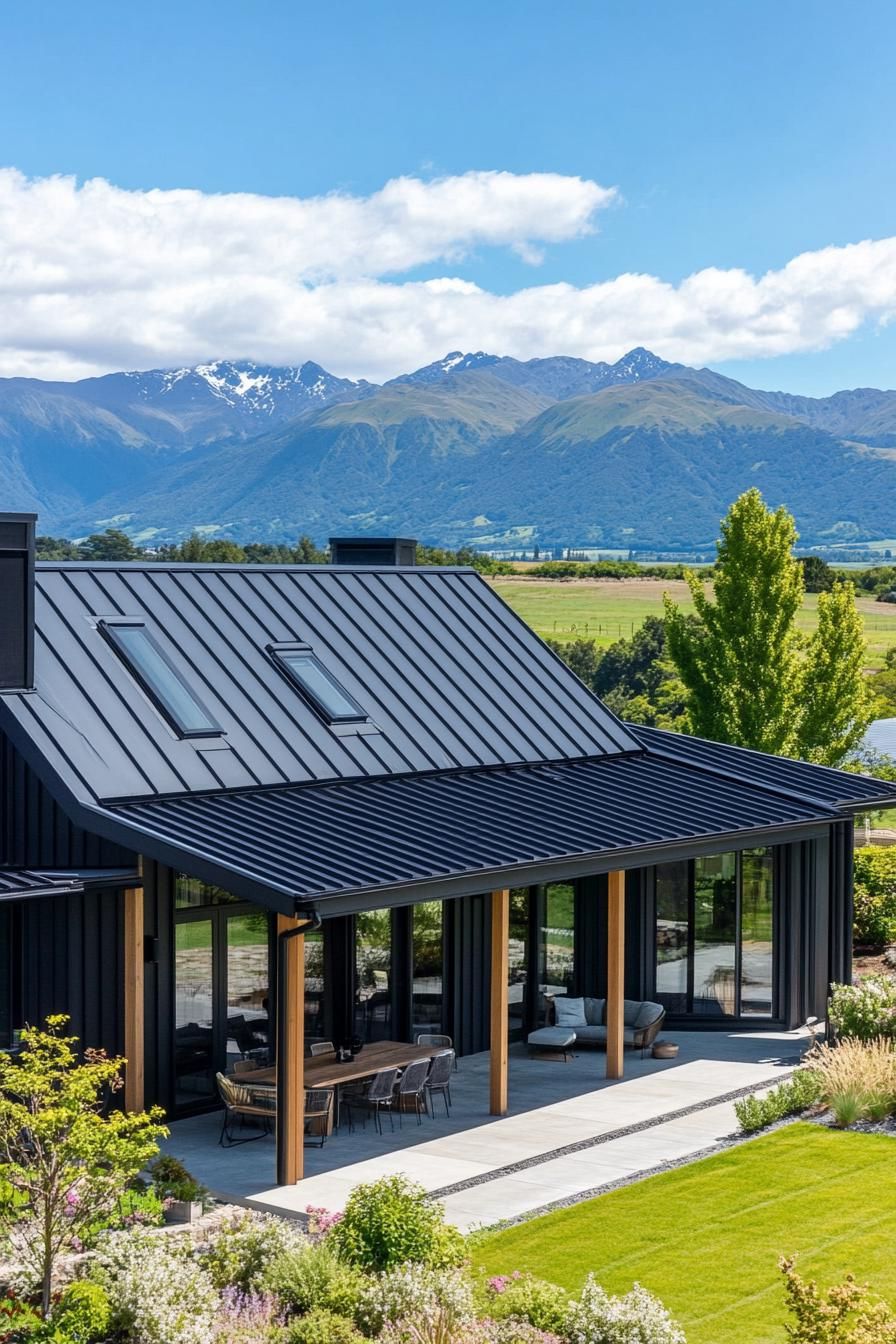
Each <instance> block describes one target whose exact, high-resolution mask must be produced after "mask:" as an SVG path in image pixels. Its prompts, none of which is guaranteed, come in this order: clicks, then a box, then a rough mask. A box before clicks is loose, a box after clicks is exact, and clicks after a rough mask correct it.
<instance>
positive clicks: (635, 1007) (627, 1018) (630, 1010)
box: [622, 999, 643, 1027]
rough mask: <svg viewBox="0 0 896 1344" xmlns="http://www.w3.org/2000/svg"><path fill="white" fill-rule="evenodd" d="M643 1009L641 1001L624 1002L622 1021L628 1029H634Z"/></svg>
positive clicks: (629, 1000) (624, 1000) (628, 1000)
mask: <svg viewBox="0 0 896 1344" xmlns="http://www.w3.org/2000/svg"><path fill="white" fill-rule="evenodd" d="M642 1007H643V1004H642V1003H641V1001H640V1000H639V999H623V1000H622V1009H623V1012H622V1020H623V1021H624V1023H625V1025H626V1026H627V1027H634V1026H635V1025H636V1024H637V1021H638V1014H639V1013H640V1011H641V1009H642Z"/></svg>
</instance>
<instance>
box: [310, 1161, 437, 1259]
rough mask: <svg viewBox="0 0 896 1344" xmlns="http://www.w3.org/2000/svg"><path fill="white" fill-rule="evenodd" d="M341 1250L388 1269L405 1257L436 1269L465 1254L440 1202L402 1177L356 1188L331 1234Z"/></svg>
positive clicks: (343, 1254)
mask: <svg viewBox="0 0 896 1344" xmlns="http://www.w3.org/2000/svg"><path fill="white" fill-rule="evenodd" d="M327 1241H328V1242H331V1241H332V1242H333V1243H334V1245H335V1247H336V1248H337V1249H338V1251H339V1253H340V1254H341V1255H342V1256H343V1258H344V1259H345V1260H347V1261H348V1262H349V1263H350V1264H353V1265H358V1266H359V1267H360V1268H361V1269H367V1270H383V1269H391V1268H392V1266H393V1265H402V1264H405V1263H406V1262H407V1261H409V1260H413V1261H415V1262H417V1263H418V1264H422V1265H431V1266H433V1267H434V1268H439V1267H442V1266H447V1265H456V1264H460V1262H461V1261H462V1260H463V1258H464V1243H463V1238H462V1237H461V1235H460V1233H459V1232H458V1231H457V1230H456V1228H453V1227H450V1226H448V1225H447V1224H446V1223H445V1214H444V1212H443V1210H442V1207H441V1205H439V1204H435V1203H431V1202H430V1201H429V1200H428V1199H427V1197H426V1192H425V1191H424V1189H423V1187H422V1186H420V1185H415V1184H413V1183H412V1182H411V1181H408V1180H406V1179H405V1178H404V1177H403V1176H384V1177H383V1179H382V1180H379V1181H372V1182H370V1183H369V1184H367V1185H359V1186H356V1187H355V1189H354V1190H353V1191H352V1193H351V1194H350V1195H349V1198H348V1203H347V1204H346V1206H345V1213H344V1215H343V1217H342V1221H341V1222H339V1223H337V1225H336V1226H335V1227H334V1228H333V1230H332V1232H330V1234H329V1236H328V1238H327Z"/></svg>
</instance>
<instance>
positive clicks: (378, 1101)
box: [340, 1069, 398, 1134]
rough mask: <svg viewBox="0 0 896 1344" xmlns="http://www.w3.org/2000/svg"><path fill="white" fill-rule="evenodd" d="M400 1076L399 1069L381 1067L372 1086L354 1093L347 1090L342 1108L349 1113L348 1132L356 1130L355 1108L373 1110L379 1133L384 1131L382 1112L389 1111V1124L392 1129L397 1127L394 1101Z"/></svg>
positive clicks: (342, 1101)
mask: <svg viewBox="0 0 896 1344" xmlns="http://www.w3.org/2000/svg"><path fill="white" fill-rule="evenodd" d="M397 1078H398V1069H380V1071H379V1073H376V1074H374V1076H373V1078H372V1080H371V1083H370V1086H369V1087H368V1089H367V1091H366V1092H363V1093H354V1092H347V1093H345V1094H343V1096H342V1099H341V1103H340V1109H341V1110H345V1111H346V1112H347V1114H348V1132H349V1133H350V1134H351V1133H352V1132H353V1130H354V1124H353V1122H352V1112H353V1111H355V1110H358V1111H363V1112H368V1111H372V1112H373V1119H374V1124H375V1125H376V1131H377V1133H378V1134H382V1132H383V1121H382V1112H383V1111H388V1112H389V1124H390V1126H391V1127H392V1129H394V1128H395V1122H394V1120H393V1119H392V1103H393V1101H394V1092H395V1082H396V1080H397ZM364 1123H365V1124H366V1123H367V1115H366V1114H365V1116H364Z"/></svg>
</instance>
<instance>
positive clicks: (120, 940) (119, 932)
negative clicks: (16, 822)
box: [21, 890, 124, 1054]
mask: <svg viewBox="0 0 896 1344" xmlns="http://www.w3.org/2000/svg"><path fill="white" fill-rule="evenodd" d="M21 912H22V926H23V943H24V949H25V976H24V983H23V986H22V1009H23V1014H24V1018H25V1020H26V1021H27V1022H30V1023H33V1024H37V1023H40V1022H42V1021H43V1020H44V1018H46V1017H48V1016H49V1015H50V1014H55V1013H65V1014H67V1015H68V1016H69V1017H70V1019H71V1023H70V1027H69V1030H70V1032H71V1034H72V1035H74V1036H77V1037H78V1039H79V1040H80V1041H81V1043H82V1044H83V1045H84V1046H96V1047H102V1048H104V1049H106V1050H108V1051H109V1052H110V1053H112V1054H118V1053H120V1052H121V1049H122V1045H123V1040H124V1022H123V1016H124V1015H123V997H124V968H123V953H124V921H123V901H122V895H121V892H120V891H115V890H104V891H95V892H85V893H83V894H80V895H66V896H48V897H43V898H41V899H39V900H33V901H23V902H22V905H21Z"/></svg>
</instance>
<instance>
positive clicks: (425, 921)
mask: <svg viewBox="0 0 896 1344" xmlns="http://www.w3.org/2000/svg"><path fill="white" fill-rule="evenodd" d="M411 927H412V933H411V943H412V955H413V963H414V964H413V992H412V996H411V1016H412V1028H413V1032H414V1035H415V1036H416V1034H417V1032H418V1031H423V1032H425V1031H435V1032H439V1031H442V1030H443V1026H442V951H443V936H442V902H441V901H423V902H421V904H420V905H415V906H413V907H412V909H411Z"/></svg>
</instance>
